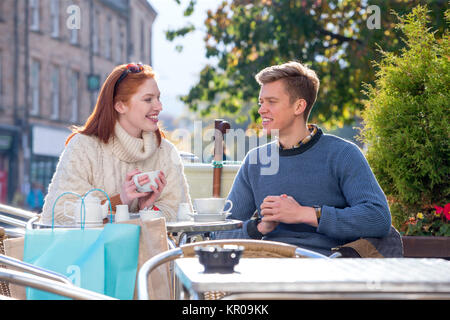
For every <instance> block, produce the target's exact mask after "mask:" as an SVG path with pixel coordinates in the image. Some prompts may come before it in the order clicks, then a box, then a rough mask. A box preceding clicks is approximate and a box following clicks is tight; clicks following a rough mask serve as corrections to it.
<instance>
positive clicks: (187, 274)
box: [175, 258, 450, 299]
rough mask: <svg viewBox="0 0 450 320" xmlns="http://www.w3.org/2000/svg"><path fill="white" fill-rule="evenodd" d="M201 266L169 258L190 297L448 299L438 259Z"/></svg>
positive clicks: (447, 264) (248, 261)
mask: <svg viewBox="0 0 450 320" xmlns="http://www.w3.org/2000/svg"><path fill="white" fill-rule="evenodd" d="M203 270H204V267H203V266H202V265H201V264H200V263H199V261H198V259H196V258H181V259H178V260H176V261H175V273H176V275H177V278H178V279H179V281H180V282H181V284H182V285H183V287H184V289H185V293H187V294H188V295H190V296H191V298H194V299H202V297H203V293H205V292H207V291H224V292H229V293H233V295H234V296H235V297H238V298H239V299H242V298H243V297H246V298H250V299H259V298H268V299H275V298H283V297H285V298H292V297H294V298H295V299H450V272H449V270H450V261H446V260H444V259H408V258H388V259H356V258H355V259H308V258H241V259H240V262H239V264H238V265H237V266H236V267H235V269H234V273H229V274H219V273H210V274H206V273H204V272H203ZM268 270H269V271H268Z"/></svg>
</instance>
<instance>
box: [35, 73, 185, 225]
mask: <svg viewBox="0 0 450 320" xmlns="http://www.w3.org/2000/svg"><path fill="white" fill-rule="evenodd" d="M159 98H160V92H159V89H158V85H157V83H156V80H155V73H154V72H153V70H152V68H151V67H150V66H147V65H141V64H129V65H121V66H118V67H116V68H115V69H114V70H113V71H112V73H111V74H110V75H109V76H108V78H107V79H106V81H105V83H104V84H103V87H102V89H101V91H100V94H99V97H98V100H97V104H96V106H95V109H94V111H93V112H92V114H91V115H90V117H89V118H88V120H87V122H86V123H85V125H84V126H83V127H81V128H75V129H74V130H73V133H72V134H71V135H70V136H69V138H68V139H67V142H66V148H65V150H64V152H63V153H62V155H61V158H60V160H59V163H58V166H57V168H56V172H55V175H54V176H53V179H52V182H51V184H50V186H49V190H48V194H47V196H46V198H45V203H44V208H43V214H42V222H43V223H46V224H50V223H51V221H52V208H53V204H54V203H55V200H56V199H57V198H58V196H59V195H61V194H62V193H64V192H67V191H70V192H75V193H78V194H80V195H83V194H85V193H86V192H87V191H89V190H91V189H93V188H99V189H102V190H104V191H105V192H106V193H107V194H108V195H109V196H110V198H111V202H112V204H113V211H114V206H115V205H117V204H127V205H128V206H129V208H130V212H138V211H139V210H141V209H144V208H151V207H152V206H156V207H157V208H158V209H159V210H160V211H162V213H163V214H164V216H165V217H166V219H167V220H168V221H173V220H174V219H175V217H176V212H177V209H178V205H179V204H180V203H181V202H188V203H190V197H189V193H188V186H187V183H186V178H185V176H184V173H183V165H182V163H181V159H180V157H179V155H178V152H177V150H176V148H175V147H174V146H173V145H172V144H171V143H170V142H168V141H167V140H165V139H164V138H163V137H162V135H161V132H160V130H159V128H158V116H159V113H160V112H161V110H162V105H161V102H160V100H159ZM154 170H160V171H161V174H160V175H159V179H157V184H158V188H153V192H150V193H139V192H137V190H136V186H135V185H134V182H133V176H134V175H136V174H139V173H141V172H146V171H154ZM147 182H149V180H148V177H145V178H142V179H141V180H140V183H141V184H145V183H147ZM93 194H94V192H93ZM94 195H96V196H97V197H102V198H103V199H104V198H106V197H105V196H104V195H102V194H101V193H100V192H99V193H97V194H94ZM70 197H71V196H70V195H69V196H64V197H62V198H61V199H60V200H58V202H57V204H56V207H55V224H63V225H67V224H70V223H71V222H72V223H73V220H71V219H70V218H68V217H66V216H65V215H64V208H63V207H64V206H63V204H64V202H65V201H68V200H70ZM72 199H73V200H75V197H73V198H72Z"/></svg>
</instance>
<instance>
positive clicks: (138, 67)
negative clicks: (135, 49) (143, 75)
mask: <svg viewBox="0 0 450 320" xmlns="http://www.w3.org/2000/svg"><path fill="white" fill-rule="evenodd" d="M142 71H144V66H143V65H142V64H141V63H130V64H128V65H127V66H126V67H125V70H124V71H123V72H122V74H121V76H120V77H119V79H117V81H116V84H115V85H114V96H115V95H116V92H117V87H118V86H119V83H120V82H122V81H123V79H125V78H126V77H127V75H128V74H129V73H140V72H142Z"/></svg>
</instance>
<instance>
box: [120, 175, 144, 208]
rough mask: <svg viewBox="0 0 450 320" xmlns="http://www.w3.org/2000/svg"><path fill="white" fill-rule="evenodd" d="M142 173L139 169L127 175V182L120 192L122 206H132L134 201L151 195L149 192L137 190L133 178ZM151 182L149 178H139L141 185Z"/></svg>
mask: <svg viewBox="0 0 450 320" xmlns="http://www.w3.org/2000/svg"><path fill="white" fill-rule="evenodd" d="M140 173H141V171H139V170H138V169H135V170H133V171H131V172H129V173H127V176H126V177H125V182H124V183H123V185H122V189H121V190H120V201H121V202H122V204H126V205H130V204H131V202H132V201H133V200H134V199H137V198H142V197H145V196H147V195H149V194H150V193H149V192H147V193H142V192H138V191H137V189H136V185H135V184H134V181H133V177H134V176H135V175H137V174H140ZM149 182H150V179H149V178H148V176H142V177H139V183H140V184H141V185H143V184H146V183H149Z"/></svg>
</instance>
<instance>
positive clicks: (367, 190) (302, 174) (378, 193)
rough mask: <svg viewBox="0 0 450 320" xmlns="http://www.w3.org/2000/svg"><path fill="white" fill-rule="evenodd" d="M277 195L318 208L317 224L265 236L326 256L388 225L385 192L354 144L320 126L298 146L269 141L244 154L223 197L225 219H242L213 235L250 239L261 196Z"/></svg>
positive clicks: (376, 234)
mask: <svg viewBox="0 0 450 320" xmlns="http://www.w3.org/2000/svg"><path fill="white" fill-rule="evenodd" d="M272 155H274V156H273V157H272ZM255 159H256V160H255ZM268 159H271V161H268ZM274 161H275V162H274ZM276 161H278V163H277V162H276ZM276 167H278V170H277V172H276V174H270V173H271V171H274V170H273V168H276ZM267 173H269V174H267ZM281 194H287V195H289V196H292V197H293V198H294V199H295V200H296V201H297V202H298V203H299V204H300V205H302V206H308V207H312V206H314V205H319V206H321V207H322V216H321V218H320V219H319V226H318V227H317V228H316V227H313V226H311V225H307V224H285V223H280V224H279V225H278V226H277V228H276V229H275V230H273V231H272V232H270V233H268V234H267V235H265V236H264V237H263V239H265V240H272V241H280V242H285V243H290V244H293V245H296V246H299V247H302V248H306V249H310V250H314V251H316V252H320V253H322V254H326V255H329V254H330V253H331V248H334V247H336V246H339V245H342V244H345V243H348V242H351V241H354V240H356V239H359V238H361V237H384V236H386V235H387V234H388V232H389V229H390V226H391V214H390V212H389V207H388V204H387V201H386V196H385V195H384V193H383V191H382V190H381V188H380V186H379V184H378V182H377V180H376V178H375V176H374V175H373V173H372V170H371V169H370V167H369V164H368V163H367V161H366V159H365V157H364V155H363V154H362V152H361V151H360V149H359V148H358V146H357V145H355V144H354V143H352V142H349V141H346V140H344V139H341V138H339V137H336V136H333V135H329V134H323V132H322V130H320V129H319V131H318V133H317V134H316V135H315V136H314V137H313V138H312V139H311V140H310V141H309V142H308V143H307V144H305V145H302V146H301V147H300V148H297V149H291V150H279V149H278V146H277V143H276V142H272V143H269V144H266V145H263V146H260V147H258V148H255V149H253V150H251V151H250V152H249V153H248V154H247V156H246V157H245V159H244V161H243V164H242V166H241V168H240V170H239V172H238V174H237V175H236V178H235V180H234V183H233V186H232V188H231V191H230V194H229V196H228V199H230V200H231V201H233V210H232V215H231V216H230V217H229V218H231V219H238V220H242V221H244V225H243V228H242V229H239V230H234V231H224V232H219V233H216V234H215V238H216V239H226V238H244V239H245V238H250V236H249V234H248V230H247V226H248V223H249V221H250V220H249V219H250V218H251V217H252V215H253V214H254V212H255V210H258V214H260V206H261V203H262V202H263V200H264V198H265V197H267V196H269V195H271V196H278V195H281Z"/></svg>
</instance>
